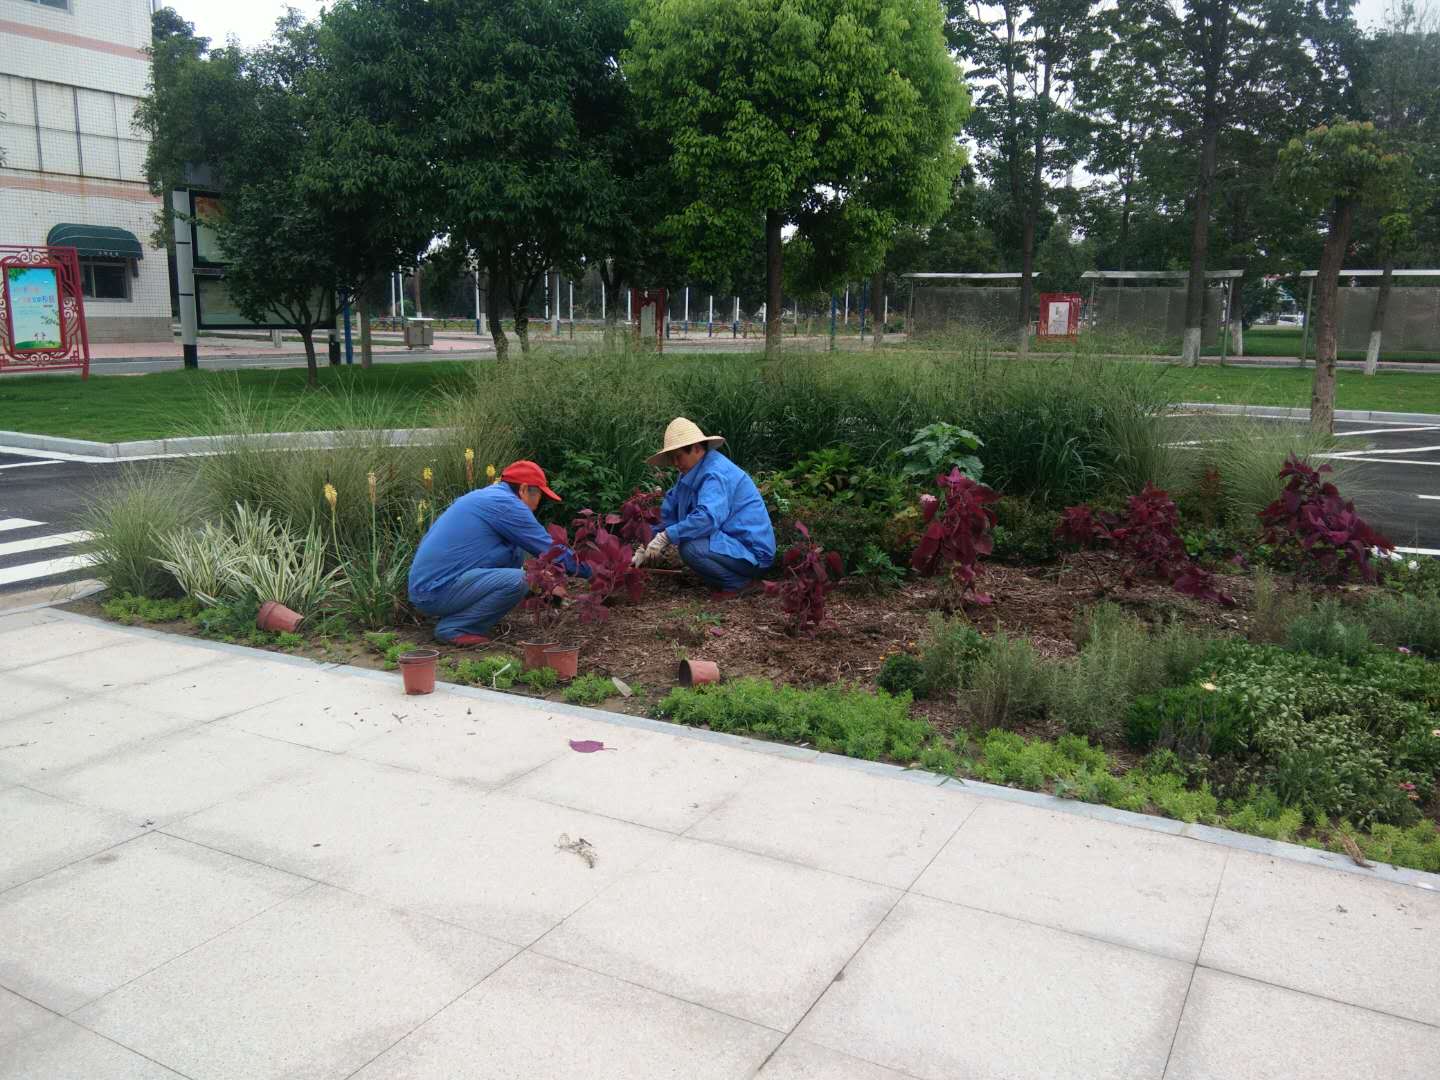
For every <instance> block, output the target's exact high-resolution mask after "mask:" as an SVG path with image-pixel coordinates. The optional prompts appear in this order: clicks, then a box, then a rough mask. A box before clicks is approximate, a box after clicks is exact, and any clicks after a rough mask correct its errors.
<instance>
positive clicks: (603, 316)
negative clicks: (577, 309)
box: [600, 278, 605, 322]
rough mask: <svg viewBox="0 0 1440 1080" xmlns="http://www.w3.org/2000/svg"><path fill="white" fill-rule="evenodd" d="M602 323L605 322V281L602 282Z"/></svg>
mask: <svg viewBox="0 0 1440 1080" xmlns="http://www.w3.org/2000/svg"><path fill="white" fill-rule="evenodd" d="M600 321H601V322H604V321H605V281H604V279H603V278H602V279H601V281H600Z"/></svg>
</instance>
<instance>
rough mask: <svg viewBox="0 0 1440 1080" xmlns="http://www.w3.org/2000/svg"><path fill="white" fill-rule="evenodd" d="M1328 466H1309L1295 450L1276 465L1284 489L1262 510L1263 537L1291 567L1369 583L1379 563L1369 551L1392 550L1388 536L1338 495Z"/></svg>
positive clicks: (1333, 579) (1332, 580)
mask: <svg viewBox="0 0 1440 1080" xmlns="http://www.w3.org/2000/svg"><path fill="white" fill-rule="evenodd" d="M1331 471H1332V470H1331V468H1330V466H1329V465H1321V466H1320V467H1319V468H1315V467H1314V466H1311V465H1308V464H1306V463H1305V462H1303V461H1301V460H1300V459H1299V458H1297V457H1296V456H1295V455H1294V454H1291V455H1290V458H1289V460H1287V461H1286V462H1285V467H1284V468H1282V469H1281V470H1280V479H1282V480H1284V481H1285V490H1284V491H1283V492H1281V494H1280V498H1278V499H1276V500H1275V501H1274V502H1272V503H1271V504H1270V505H1269V506H1267V507H1266V508H1265V509H1264V510H1261V511H1260V523H1261V524H1262V525H1264V526H1265V542H1266V543H1267V544H1273V545H1275V547H1276V548H1277V549H1278V550H1279V552H1280V553H1281V554H1283V555H1287V556H1289V557H1290V558H1291V559H1292V560H1293V561H1294V562H1295V565H1296V569H1297V570H1298V571H1299V572H1300V573H1302V574H1305V575H1306V576H1308V577H1310V578H1312V579H1314V580H1316V581H1320V582H1324V583H1326V584H1331V585H1334V584H1340V583H1343V582H1346V581H1349V580H1350V579H1351V578H1354V577H1359V578H1360V579H1361V580H1362V581H1367V582H1374V581H1375V580H1376V578H1378V577H1379V576H1380V571H1379V567H1378V566H1377V565H1376V563H1375V561H1374V559H1372V558H1371V553H1372V551H1375V550H1379V551H1381V552H1386V553H1388V552H1391V551H1394V550H1395V545H1394V544H1392V543H1391V542H1390V540H1389V538H1388V537H1386V536H1385V535H1384V534H1383V533H1381V532H1380V531H1379V530H1378V529H1376V528H1374V527H1373V526H1372V525H1371V524H1370V523H1369V522H1368V521H1366V520H1365V519H1364V518H1362V517H1361V516H1360V515H1359V514H1358V513H1356V512H1355V504H1354V503H1353V502H1348V501H1346V500H1345V499H1342V498H1341V497H1340V492H1339V490H1338V489H1337V488H1336V487H1335V485H1334V484H1332V483H1331V482H1330V481H1328V480H1326V479H1325V478H1324V477H1325V474H1326V473H1329V472H1331Z"/></svg>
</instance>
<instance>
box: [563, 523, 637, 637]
mask: <svg viewBox="0 0 1440 1080" xmlns="http://www.w3.org/2000/svg"><path fill="white" fill-rule="evenodd" d="M578 554H579V556H580V561H581V562H583V563H584V564H585V565H586V566H588V567H589V568H590V588H589V589H588V590H587V591H586V592H585V593H584V594H583V595H582V596H580V598H579V599H578V600H577V601H576V603H577V605H578V606H579V609H580V621H581V622H586V623H588V622H604V621H605V620H606V619H608V618H609V617H610V611H609V609H608V608H606V606H605V601H606V600H608V599H610V597H612V596H614V595H615V594H617V593H621V592H623V593H624V594H625V596H626V597H627V598H628V599H629V600H630V602H631V603H632V604H633V603H638V602H639V600H640V597H641V596H643V595H644V593H645V571H644V570H641V569H640V568H639V567H637V566H631V565H630V560H631V558H632V557H633V556H634V554H635V549H634V548H633V547H631V546H630V545H629V544H622V543H621V542H620V538H619V537H618V536H616V535H615V534H614V533H612V532H610V530H608V529H605V528H597V529H596V530H595V532H594V534H593V535H591V536H590V537H589V539H588V540H587V541H586V543H585V546H584V547H583V548H582V549H580V551H579V552H578Z"/></svg>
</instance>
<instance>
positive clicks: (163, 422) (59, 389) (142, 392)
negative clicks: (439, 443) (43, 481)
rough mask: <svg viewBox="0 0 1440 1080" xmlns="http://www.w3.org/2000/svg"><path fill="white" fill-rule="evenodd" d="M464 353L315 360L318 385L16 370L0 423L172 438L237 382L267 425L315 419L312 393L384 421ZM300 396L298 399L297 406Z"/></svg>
mask: <svg viewBox="0 0 1440 1080" xmlns="http://www.w3.org/2000/svg"><path fill="white" fill-rule="evenodd" d="M470 367H471V365H470V364H467V363H466V362H464V361H455V360H450V361H436V362H433V363H423V364H377V365H376V366H375V367H373V368H371V369H370V370H369V371H365V370H364V369H363V368H360V367H340V368H332V367H322V368H321V369H320V386H319V388H318V389H316V390H309V389H307V388H306V386H305V369H304V368H285V369H280V370H260V371H243V370H242V371H204V370H201V371H183V370H182V371H166V372H160V373H156V374H150V375H92V376H91V377H90V378H89V379H88V380H85V381H83V382H82V381H81V380H80V379H79V378H78V377H77V376H75V375H24V376H5V377H3V378H0V431H25V432H30V433H32V434H37V435H64V436H68V437H70V438H76V439H94V440H97V441H99V442H124V441H126V440H130V439H158V438H172V437H175V436H180V435H198V434H205V433H207V432H213V431H215V430H217V422H216V420H215V419H214V413H215V402H214V398H215V397H216V395H217V393H218V392H220V391H228V390H232V389H233V388H234V387H235V386H236V385H237V384H238V385H240V386H242V387H244V388H245V390H246V391H247V392H249V393H250V394H251V395H252V396H253V398H254V400H256V401H257V402H263V403H264V409H263V412H264V415H265V423H264V424H263V425H262V426H264V427H266V428H268V429H269V430H272V431H274V430H281V429H290V428H294V427H296V426H299V427H302V428H310V429H319V428H324V427H325V426H326V421H327V419H328V417H329V416H330V415H333V414H331V413H329V412H328V410H326V409H325V408H323V407H322V408H314V406H315V405H316V404H317V402H320V403H327V404H333V405H334V407H335V408H336V409H337V410H338V409H344V408H346V407H347V406H350V407H354V406H355V403H356V398H357V397H361V398H367V399H371V400H370V401H369V402H368V403H367V404H365V405H364V406H362V407H364V408H366V409H367V410H373V412H374V414H375V416H376V417H377V419H379V420H382V421H383V422H384V424H385V426H387V427H409V426H412V425H415V424H417V423H419V424H423V423H424V422H425V421H426V419H427V418H428V415H429V411H428V410H429V408H430V405H431V400H432V399H431V391H432V390H433V389H434V388H435V387H436V386H437V385H441V384H444V383H445V382H447V381H455V380H458V379H460V378H462V377H463V376H464V374H465V372H466V371H467V370H468V369H469V368H470ZM297 406H303V408H297Z"/></svg>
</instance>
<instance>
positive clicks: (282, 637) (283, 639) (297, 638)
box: [275, 630, 305, 649]
mask: <svg viewBox="0 0 1440 1080" xmlns="http://www.w3.org/2000/svg"><path fill="white" fill-rule="evenodd" d="M275 644H276V645H277V646H278V647H279V648H282V649H298V648H299V647H300V646H301V645H304V644H305V635H303V634H293V633H291V632H290V631H288V630H282V631H280V632H279V633H277V634H276V635H275Z"/></svg>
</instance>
